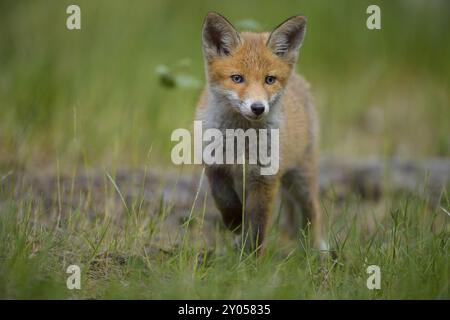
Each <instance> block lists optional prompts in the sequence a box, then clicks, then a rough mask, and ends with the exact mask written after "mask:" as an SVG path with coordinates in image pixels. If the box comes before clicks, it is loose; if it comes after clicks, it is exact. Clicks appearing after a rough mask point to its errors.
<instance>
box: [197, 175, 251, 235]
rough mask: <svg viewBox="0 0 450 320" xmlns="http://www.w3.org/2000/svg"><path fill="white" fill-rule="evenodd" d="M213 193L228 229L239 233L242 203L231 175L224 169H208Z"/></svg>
mask: <svg viewBox="0 0 450 320" xmlns="http://www.w3.org/2000/svg"><path fill="white" fill-rule="evenodd" d="M206 176H207V177H208V181H209V185H210V188H211V193H212V196H213V198H214V201H215V203H216V206H217V208H218V209H219V211H220V213H221V214H222V219H223V222H224V223H225V225H226V227H227V228H228V229H230V230H231V231H234V232H239V231H240V227H241V224H242V203H241V200H240V199H239V196H238V195H237V193H236V191H235V189H234V185H233V177H232V175H231V173H230V172H229V171H228V170H227V169H225V168H223V167H212V166H210V167H207V168H206Z"/></svg>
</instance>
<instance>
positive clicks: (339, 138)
mask: <svg viewBox="0 0 450 320" xmlns="http://www.w3.org/2000/svg"><path fill="white" fill-rule="evenodd" d="M76 2H77V4H78V5H79V6H80V8H81V19H82V22H81V24H82V29H81V30H67V28H66V18H67V14H66V8H67V6H68V5H69V4H72V3H71V2H68V1H20V2H19V1H2V2H1V3H0V298H7V299H11V298H13V299H14V298H29V299H36V298H57V299H66V298H106V299H110V298H121V299H129V298H138V299H141V298H148V299H166V298H169V299H170V298H172V299H180V298H186V299H197V298H203V299H215V298H221V299H326V298H330V299H405V298H412V299H418V298H426V299H449V298H450V248H449V247H450V226H449V220H450V214H449V212H450V194H449V192H448V189H447V188H448V183H447V186H444V187H443V188H442V189H441V190H439V197H438V201H437V202H434V203H430V201H428V200H429V199H427V197H423V196H422V195H421V194H419V193H418V192H390V190H391V188H390V187H389V185H386V186H385V190H383V196H382V197H381V199H377V200H373V199H364V198H363V197H361V196H360V195H358V194H352V193H351V192H350V193H347V194H346V195H345V197H344V198H342V197H339V195H338V194H337V192H336V190H333V188H331V189H330V190H326V192H323V194H322V195H323V196H322V201H321V206H322V210H323V211H324V213H325V216H326V217H327V229H328V231H329V232H328V234H329V235H328V237H329V242H330V244H331V245H332V246H333V248H335V250H336V251H337V253H338V257H339V258H338V260H337V261H331V260H329V261H326V262H325V263H324V264H323V263H322V264H321V265H319V262H318V259H316V258H317V252H315V251H314V250H313V249H311V248H309V247H308V246H302V245H301V243H304V242H303V241H301V240H302V237H303V234H301V233H300V234H299V237H298V239H294V240H285V239H284V238H283V232H282V230H281V229H282V228H281V223H279V222H278V219H277V217H278V216H277V213H276V212H274V219H273V220H274V223H273V225H272V227H271V229H270V233H269V238H268V243H267V250H266V253H265V254H264V256H263V257H261V258H260V259H256V258H255V257H254V255H246V254H245V253H243V252H240V251H239V250H236V248H234V246H233V239H232V236H231V234H230V233H229V232H228V231H226V230H224V228H223V226H222V224H221V221H220V219H219V217H218V215H217V212H215V210H214V208H213V204H212V202H211V199H210V197H209V196H208V191H207V186H206V182H205V181H204V177H203V175H202V170H201V168H198V167H176V166H174V165H172V164H171V162H170V151H171V148H172V147H173V143H172V142H171V141H170V134H171V132H172V131H173V130H174V129H176V128H190V127H191V126H192V121H193V116H194V110H195V104H196V102H197V99H198V96H199V94H200V92H201V90H202V87H203V84H204V81H205V80H204V70H203V61H202V56H201V35H200V31H201V24H202V21H203V18H204V16H205V14H206V12H208V11H209V10H214V11H218V12H220V13H222V14H223V15H225V16H226V17H227V18H228V19H229V20H230V21H231V22H233V23H234V24H235V25H236V26H237V27H238V28H239V29H249V30H254V31H263V30H270V29H271V28H273V27H274V26H276V25H278V24H279V23H280V22H281V21H283V20H284V19H286V18H287V17H290V16H292V15H294V14H298V13H301V14H304V15H305V16H306V17H307V18H308V27H307V28H308V29H307V34H306V38H305V42H304V45H303V47H302V49H301V54H300V61H299V63H298V65H297V71H298V72H300V73H301V74H303V75H304V76H305V77H306V78H307V79H308V81H309V82H310V83H311V86H312V90H313V94H314V97H315V104H316V107H317V109H318V113H319V116H320V129H321V153H322V155H324V156H327V155H331V156H335V157H343V158H355V159H373V158H376V159H380V161H384V160H385V159H392V158H398V159H404V160H407V161H413V162H420V161H422V160H424V159H429V158H440V159H448V158H449V157H450V135H449V132H450V121H449V119H450V108H449V104H450V93H449V87H450V59H449V57H450V41H449V40H450V37H449V35H448V30H450V25H449V24H450V22H449V19H448V14H447V12H450V3H448V2H446V1H439V0H435V1H423V2H422V1H400V0H396V1H376V4H378V5H379V6H380V8H381V10H382V29H381V30H368V29H367V28H366V19H367V16H368V15H367V14H366V8H367V6H368V5H369V4H374V3H372V2H373V1H342V2H339V3H334V2H333V4H331V3H330V2H329V1H325V0H320V1H287V0H284V1H226V2H225V1H189V2H188V1H156V0H152V1H133V2H129V3H128V2H127V3H125V2H121V1H103V0H100V1H95V2H93V1H87V0H80V1H76ZM426 186H427V183H426V181H423V184H421V185H418V186H417V189H426ZM72 264H76V265H79V266H80V268H81V271H82V274H81V289H80V290H68V288H67V287H66V279H67V277H68V276H69V275H68V274H67V273H66V269H67V267H68V266H69V265H72ZM373 264H374V265H378V266H380V269H381V275H382V278H381V279H382V280H381V289H380V290H368V288H367V287H366V280H367V277H368V274H367V273H366V268H367V266H368V265H373Z"/></svg>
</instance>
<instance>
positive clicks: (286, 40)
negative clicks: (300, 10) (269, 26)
mask: <svg viewBox="0 0 450 320" xmlns="http://www.w3.org/2000/svg"><path fill="white" fill-rule="evenodd" d="M305 30H306V18H305V17H303V16H294V17H291V18H289V19H287V20H286V21H284V22H283V23H282V24H280V25H279V26H278V27H276V28H275V29H274V30H273V31H272V33H271V34H270V36H269V40H267V46H268V47H269V48H270V49H271V50H272V52H273V53H275V54H276V55H277V56H279V57H281V58H282V59H284V60H286V61H287V62H289V63H295V62H296V61H297V57H298V49H299V48H300V46H301V44H302V41H303V37H304V35H305Z"/></svg>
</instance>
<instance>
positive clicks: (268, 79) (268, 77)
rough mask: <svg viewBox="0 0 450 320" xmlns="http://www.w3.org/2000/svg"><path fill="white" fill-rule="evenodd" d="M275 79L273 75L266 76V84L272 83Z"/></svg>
mask: <svg viewBox="0 0 450 320" xmlns="http://www.w3.org/2000/svg"><path fill="white" fill-rule="evenodd" d="M276 80H277V78H276V77H274V76H267V77H266V80H265V81H266V83H267V84H274V83H275V81H276Z"/></svg>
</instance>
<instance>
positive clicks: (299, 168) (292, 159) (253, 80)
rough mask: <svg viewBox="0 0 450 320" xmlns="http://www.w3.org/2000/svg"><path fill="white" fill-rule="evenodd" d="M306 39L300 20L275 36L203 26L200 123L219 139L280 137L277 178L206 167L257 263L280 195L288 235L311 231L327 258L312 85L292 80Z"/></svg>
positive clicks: (225, 212) (223, 209)
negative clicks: (263, 132)
mask: <svg viewBox="0 0 450 320" xmlns="http://www.w3.org/2000/svg"><path fill="white" fill-rule="evenodd" d="M305 31H306V18H305V17H304V16H302V15H296V16H293V17H290V18H289V19H287V20H285V21H284V22H282V23H281V24H280V25H278V26H277V27H275V28H274V29H273V30H272V32H270V33H268V32H263V33H255V32H247V31H244V32H238V31H237V30H236V29H235V28H234V26H233V25H232V24H231V23H230V22H229V21H228V20H227V19H226V18H225V17H223V16H222V15H220V14H219V13H217V12H209V13H207V15H206V17H205V19H204V22H203V27H202V51H203V59H204V67H205V74H206V85H205V87H204V89H203V91H202V93H201V96H200V99H199V102H198V105H197V108H196V116H195V118H196V120H197V121H201V122H202V126H203V128H205V129H208V128H215V129H219V130H221V131H222V132H225V130H226V129H243V130H247V129H250V128H253V129H278V130H279V162H280V163H279V169H278V171H277V173H276V174H273V175H261V173H260V171H259V170H257V169H258V167H259V166H260V165H259V164H256V165H248V166H246V170H244V171H243V168H242V166H243V165H244V166H245V165H246V164H245V163H244V164H243V165H242V164H241V165H234V164H233V165H230V164H210V165H205V175H206V177H207V180H208V183H209V188H210V190H211V194H212V197H213V199H214V202H215V205H216V207H217V208H218V210H219V211H220V213H221V216H222V220H223V222H224V224H225V226H226V227H227V228H228V229H230V230H232V231H234V232H236V233H241V232H242V231H244V233H241V234H245V235H246V242H245V248H246V249H247V251H248V252H253V251H256V253H257V254H258V255H259V254H260V253H261V252H262V251H263V249H264V240H265V238H266V233H267V229H268V222H269V219H270V217H271V213H272V211H273V209H274V208H273V207H274V204H275V203H276V199H277V195H278V194H280V196H281V199H282V205H283V210H284V211H285V214H286V215H287V217H286V218H287V222H288V223H287V225H288V226H289V230H288V233H289V235H291V236H296V234H297V233H298V232H299V230H300V229H301V228H304V229H307V230H308V232H307V233H308V235H309V236H308V237H309V239H310V241H311V244H312V246H313V247H314V248H315V249H317V250H320V251H327V250H328V245H327V243H326V241H325V239H324V232H323V230H322V224H323V222H322V214H321V209H320V204H319V195H318V192H319V191H318V182H317V175H318V166H317V158H318V121H317V117H316V112H315V108H314V105H313V102H312V97H311V94H310V85H309V84H308V83H307V82H306V80H305V79H304V78H303V77H302V76H300V75H298V74H297V73H296V72H295V65H296V63H297V60H298V56H299V49H300V47H301V45H302V42H303V39H304V36H305ZM227 138H230V137H227V136H226V135H225V139H227ZM243 172H244V174H243ZM244 180H245V182H244Z"/></svg>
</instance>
